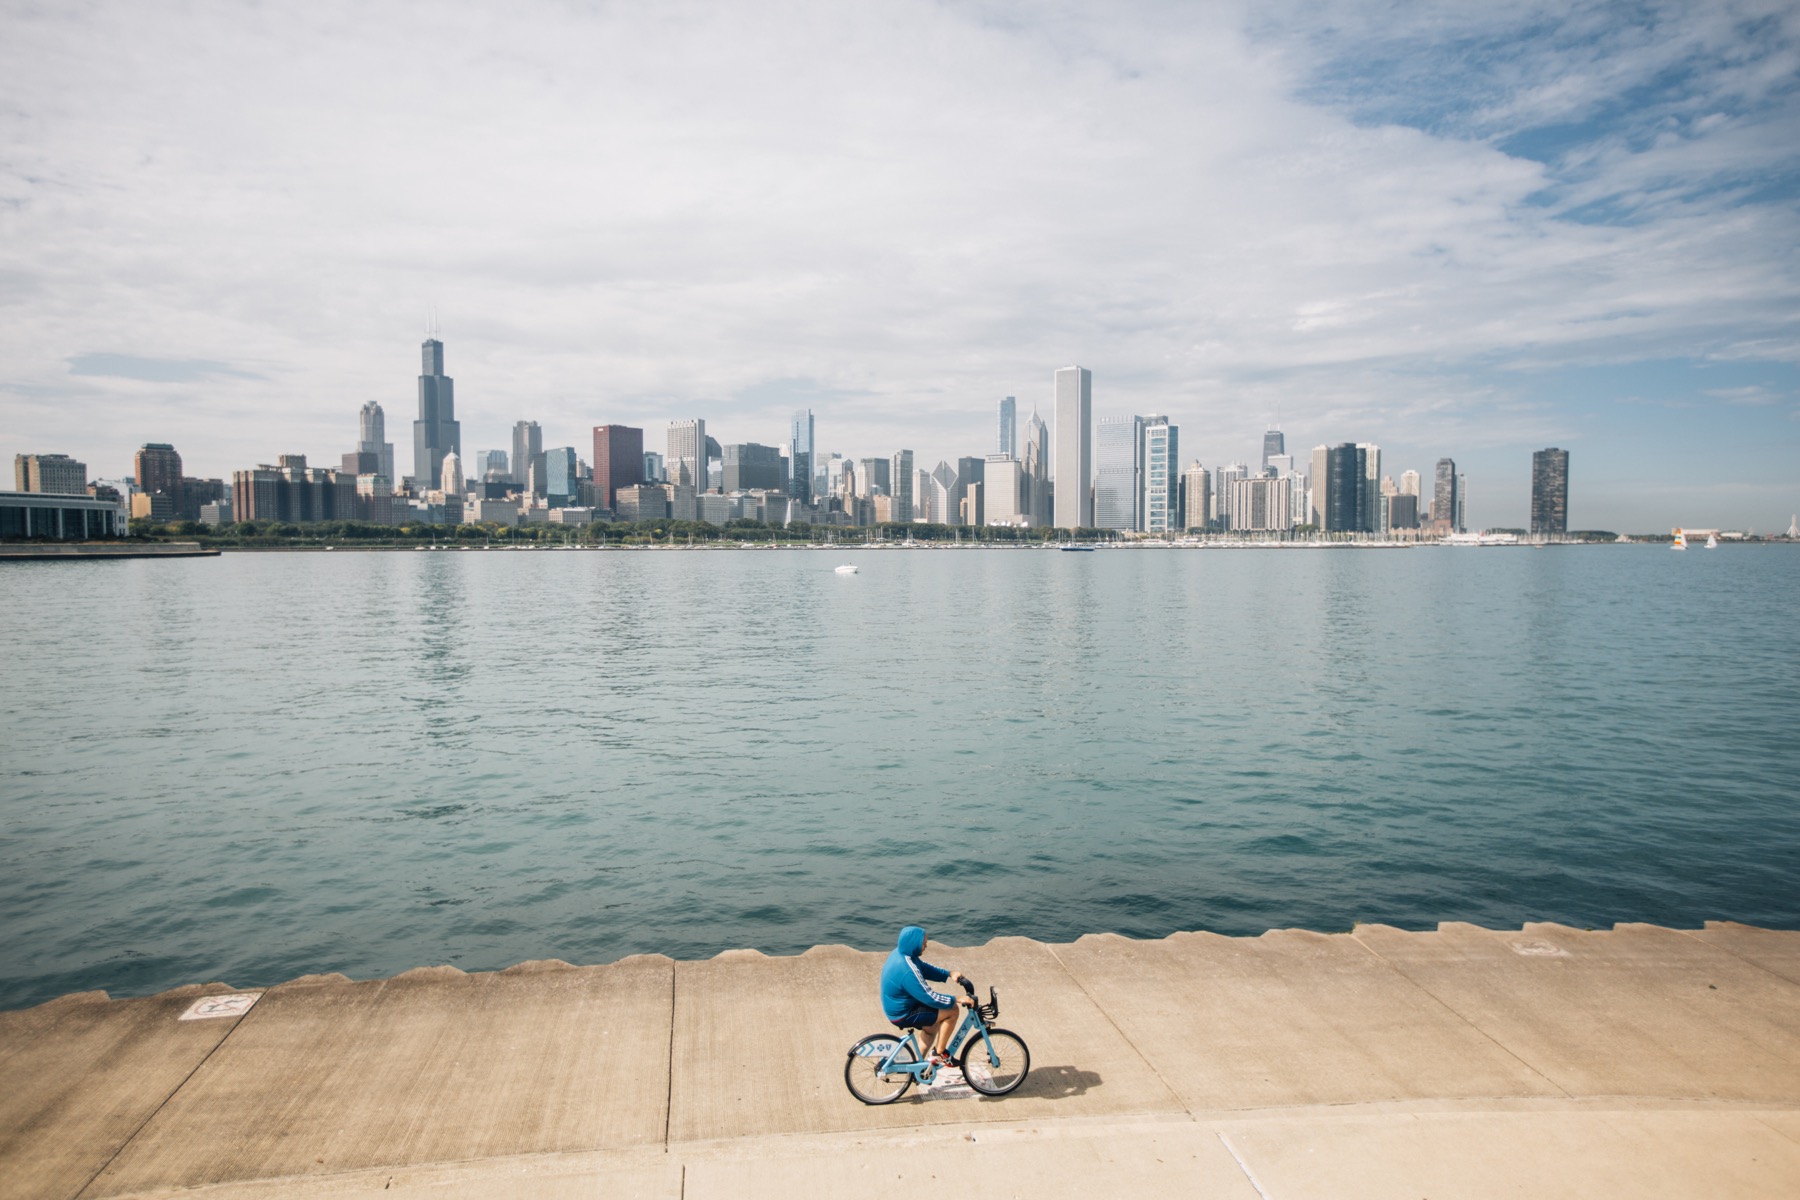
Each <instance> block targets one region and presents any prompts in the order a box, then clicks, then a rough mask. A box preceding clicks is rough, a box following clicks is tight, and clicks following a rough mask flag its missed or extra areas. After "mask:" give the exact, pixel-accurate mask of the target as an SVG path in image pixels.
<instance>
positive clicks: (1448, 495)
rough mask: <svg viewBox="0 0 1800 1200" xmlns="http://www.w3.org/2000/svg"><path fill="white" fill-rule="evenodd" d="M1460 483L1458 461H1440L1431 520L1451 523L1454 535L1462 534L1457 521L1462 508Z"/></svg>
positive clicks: (1433, 488) (1447, 459)
mask: <svg viewBox="0 0 1800 1200" xmlns="http://www.w3.org/2000/svg"><path fill="white" fill-rule="evenodd" d="M1458 482H1459V476H1458V475H1457V473H1456V460H1455V459H1453V458H1440V459H1438V462H1437V477H1436V479H1434V480H1433V485H1432V491H1431V519H1432V520H1433V521H1447V522H1449V526H1448V528H1449V529H1450V531H1451V532H1452V533H1460V532H1462V529H1461V527H1460V526H1459V524H1458V523H1457V520H1456V512H1457V509H1458V508H1459V507H1461V506H1460V505H1459V504H1458V503H1457V500H1458V496H1457V483H1458Z"/></svg>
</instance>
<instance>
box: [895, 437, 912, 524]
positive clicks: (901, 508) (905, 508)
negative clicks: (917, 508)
mask: <svg viewBox="0 0 1800 1200" xmlns="http://www.w3.org/2000/svg"><path fill="white" fill-rule="evenodd" d="M889 478H891V479H892V480H893V482H894V490H893V492H892V493H890V494H891V495H892V496H893V497H894V515H893V516H892V517H891V518H890V520H895V521H910V520H912V519H913V452H912V451H911V450H896V451H895V452H894V463H893V470H892V471H891V472H890V473H889Z"/></svg>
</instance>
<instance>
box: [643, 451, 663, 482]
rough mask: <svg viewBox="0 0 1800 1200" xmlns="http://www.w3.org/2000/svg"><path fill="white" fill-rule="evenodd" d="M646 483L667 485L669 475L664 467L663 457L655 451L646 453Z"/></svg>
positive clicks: (644, 480) (644, 479)
mask: <svg viewBox="0 0 1800 1200" xmlns="http://www.w3.org/2000/svg"><path fill="white" fill-rule="evenodd" d="M643 482H644V483H667V482H668V475H667V473H666V472H665V470H664V467H663V456H662V455H660V454H658V453H657V452H656V451H654V450H646V451H644V478H643Z"/></svg>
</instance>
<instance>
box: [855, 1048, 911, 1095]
mask: <svg viewBox="0 0 1800 1200" xmlns="http://www.w3.org/2000/svg"><path fill="white" fill-rule="evenodd" d="M896 1047H898V1048H899V1050H900V1053H899V1055H898V1056H897V1057H896V1058H895V1060H894V1061H895V1062H908V1063H911V1062H917V1061H918V1056H917V1055H915V1054H914V1053H913V1052H912V1050H911V1049H910V1048H908V1047H904V1046H901V1045H900V1039H899V1038H897V1037H895V1036H894V1035H893V1034H891V1033H872V1034H870V1035H869V1036H868V1037H866V1038H864V1039H863V1040H862V1041H860V1042H858V1043H856V1045H854V1046H852V1047H850V1052H849V1055H848V1057H846V1058H845V1059H844V1086H845V1087H847V1088H849V1089H850V1094H851V1095H852V1096H855V1097H856V1098H857V1099H858V1100H861V1101H862V1102H863V1103H864V1104H892V1103H893V1102H894V1101H896V1100H898V1099H899V1098H900V1097H901V1096H904V1095H905V1094H906V1089H907V1088H909V1087H911V1086H912V1081H913V1077H912V1076H911V1075H910V1074H907V1073H905V1072H901V1071H895V1072H890V1073H886V1074H884V1073H883V1072H882V1070H881V1064H882V1063H884V1062H886V1061H887V1060H888V1056H889V1055H890V1054H893V1053H894V1050H895V1048H896Z"/></svg>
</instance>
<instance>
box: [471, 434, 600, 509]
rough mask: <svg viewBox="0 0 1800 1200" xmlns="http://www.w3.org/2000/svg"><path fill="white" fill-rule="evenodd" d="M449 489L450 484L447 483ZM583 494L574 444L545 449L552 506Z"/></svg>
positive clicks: (547, 497) (546, 483) (547, 494)
mask: <svg viewBox="0 0 1800 1200" xmlns="http://www.w3.org/2000/svg"><path fill="white" fill-rule="evenodd" d="M444 490H445V491H449V490H450V485H449V484H445V485H444ZM580 496H581V467H580V460H579V459H578V458H577V457H576V455H575V447H573V446H557V447H556V448H555V449H552V450H546V451H544V499H545V500H546V501H547V502H548V503H549V505H550V507H551V508H561V507H563V506H564V505H568V504H573V503H574V502H575V501H576V500H577V499H579V498H580Z"/></svg>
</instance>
